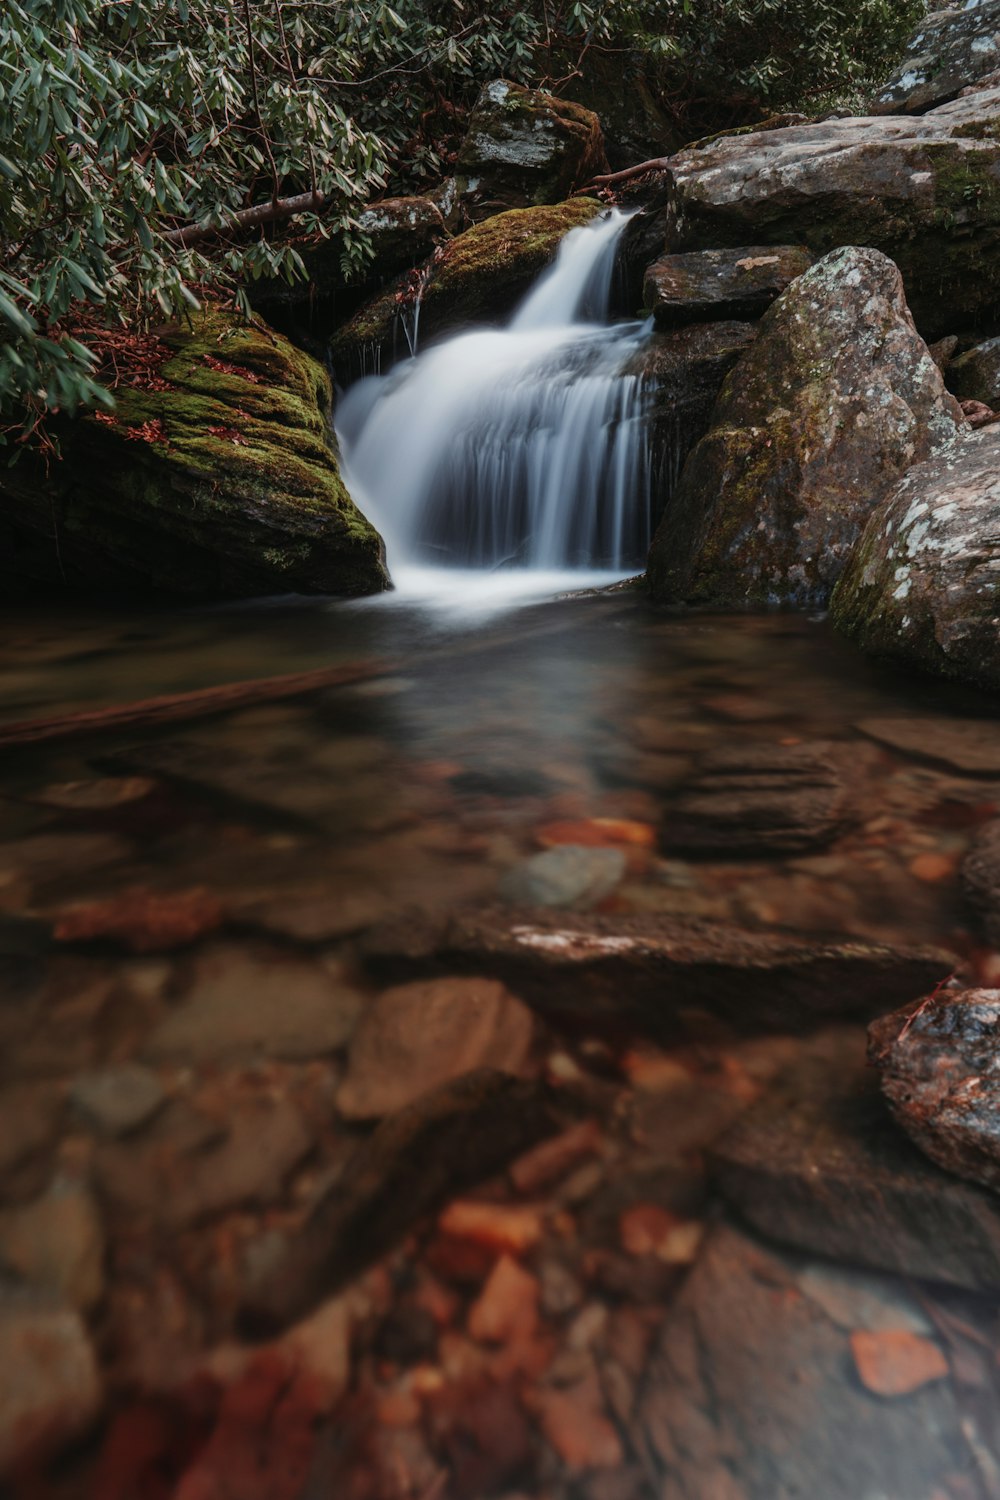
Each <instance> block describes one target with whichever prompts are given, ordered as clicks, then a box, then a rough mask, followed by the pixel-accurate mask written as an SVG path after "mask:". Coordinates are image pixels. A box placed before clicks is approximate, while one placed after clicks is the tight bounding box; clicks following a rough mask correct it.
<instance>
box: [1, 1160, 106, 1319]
mask: <svg viewBox="0 0 1000 1500" xmlns="http://www.w3.org/2000/svg"><path fill="white" fill-rule="evenodd" d="M0 1264H2V1265H3V1266H5V1267H6V1268H7V1269H8V1270H10V1271H12V1272H14V1273H15V1274H16V1275H17V1276H19V1277H21V1278H22V1279H23V1280H24V1281H26V1282H28V1283H29V1284H30V1285H32V1286H33V1287H37V1288H38V1289H39V1290H42V1291H45V1292H50V1293H52V1294H54V1295H55V1296H56V1297H58V1299H59V1300H60V1301H62V1302H66V1303H68V1304H70V1305H71V1306H72V1307H76V1308H78V1309H80V1311H82V1312H86V1311H87V1310H88V1309H90V1308H92V1307H95V1306H96V1305H97V1303H98V1302H99V1301H100V1300H101V1296H102V1295H103V1292H104V1227H103V1225H102V1223H101V1217H100V1214H99V1212H98V1209H97V1205H96V1203H95V1202H94V1199H93V1197H92V1195H91V1194H90V1192H88V1190H87V1189H86V1187H84V1186H83V1185H81V1184H79V1183H75V1182H61V1181H58V1180H57V1181H56V1182H55V1183H54V1184H53V1185H52V1187H51V1189H50V1190H49V1192H48V1193H47V1194H46V1195H45V1197H43V1198H39V1199H37V1200H36V1201H35V1202H34V1203H30V1204H28V1205H27V1206H26V1207H24V1208H18V1209H13V1210H10V1211H9V1212H6V1213H3V1214H0Z"/></svg>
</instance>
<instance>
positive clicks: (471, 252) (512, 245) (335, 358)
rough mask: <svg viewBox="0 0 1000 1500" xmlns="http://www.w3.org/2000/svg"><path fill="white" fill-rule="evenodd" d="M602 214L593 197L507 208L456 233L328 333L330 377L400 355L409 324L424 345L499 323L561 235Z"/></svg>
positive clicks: (346, 378) (374, 369)
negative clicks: (418, 269)
mask: <svg viewBox="0 0 1000 1500" xmlns="http://www.w3.org/2000/svg"><path fill="white" fill-rule="evenodd" d="M603 211H604V204H602V203H600V202H598V200H597V199H596V198H571V199H569V200H568V201H567V202H565V203H556V204H549V205H545V206H543V207H541V208H515V209H510V210H508V212H507V213H502V214H496V215H494V217H493V218H492V219H487V220H486V221H485V223H482V224H476V225H474V226H473V227H472V228H471V229H467V230H466V231H465V233H464V234H460V235H456V237H455V238H454V239H453V240H450V241H449V242H448V244H447V245H444V246H442V248H441V249H440V250H438V251H437V253H436V254H435V255H434V257H433V258H432V259H431V260H430V261H429V262H428V263H427V266H426V267H425V271H424V274H423V276H422V277H420V276H417V277H414V276H412V275H407V276H403V277H401V278H400V279H399V280H398V281H395V282H393V283H392V284H391V285H390V286H389V287H387V288H386V290H385V291H384V292H380V293H379V295H378V296H377V297H375V298H374V299H373V300H372V301H371V302H368V303H366V304H365V306H364V307H362V308H361V309H360V310H359V311H358V312H357V313H356V314H355V315H354V317H353V318H351V320H350V321H349V322H348V323H346V324H345V325H344V327H343V328H341V329H340V330H339V332H338V333H337V334H335V336H334V338H333V340H332V342H331V345H330V354H331V358H332V362H333V367H334V370H335V373H336V376H337V379H338V380H339V381H340V382H341V383H342V384H348V383H349V382H350V381H352V380H355V379H357V378H358V377H359V376H361V375H368V374H376V373H378V372H379V371H382V370H385V369H386V368H388V366H389V364H391V363H392V362H393V361H394V360H395V359H398V358H401V357H405V355H406V354H408V353H409V352H410V340H411V339H412V337H413V329H414V327H415V328H416V332H417V333H418V334H419V340H420V343H421V344H423V343H426V342H427V341H428V340H430V339H436V338H440V337H442V336H443V335H444V334H447V333H455V332H457V331H458V330H459V329H461V328H468V327H475V326H478V325H483V324H486V325H497V324H499V323H502V322H503V321H504V319H505V318H507V317H508V316H509V315H510V313H511V312H513V310H514V308H515V307H516V306H517V304H518V302H520V300H521V298H522V297H523V296H524V295H525V294H526V293H527V292H528V290H529V289H530V287H531V285H532V283H533V282H534V281H535V280H536V279H537V277H538V275H539V273H540V272H541V271H543V270H544V269H545V267H546V266H547V265H548V264H549V263H550V262H551V261H552V260H553V259H554V257H555V254H556V251H557V250H558V248H559V243H560V241H561V240H562V238H563V236H564V235H566V234H568V233H569V231H570V230H571V229H578V228H579V227H580V226H581V225H583V224H589V223H590V221H591V220H592V219H593V218H595V217H596V215H598V214H599V213H602V212H603ZM407 325H408V326H409V328H410V330H411V332H410V337H409V338H408V337H407V331H406V330H407Z"/></svg>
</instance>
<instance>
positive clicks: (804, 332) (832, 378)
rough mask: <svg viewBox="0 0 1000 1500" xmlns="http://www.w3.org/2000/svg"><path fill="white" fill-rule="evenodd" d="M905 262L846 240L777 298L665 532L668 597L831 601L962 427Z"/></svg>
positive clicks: (660, 583)
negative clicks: (853, 563) (878, 522)
mask: <svg viewBox="0 0 1000 1500" xmlns="http://www.w3.org/2000/svg"><path fill="white" fill-rule="evenodd" d="M961 420H962V417H961V413H960V411H959V408H958V406H957V403H956V402H955V400H954V398H953V397H952V396H949V395H948V393H947V391H946V390H945V388H944V383H943V381H942V377H941V372H940V371H939V370H938V368H937V366H936V365H935V364H934V361H933V360H932V359H931V357H930V354H929V353H928V351H927V348H926V345H925V344H924V343H923V341H922V340H921V339H920V337H919V336H918V335H917V333H916V331H915V330H914V327H913V320H912V319H911V317H910V315H909V312H908V310H907V307H906V302H905V299H904V296H903V285H902V280H901V278H900V275H899V272H898V270H897V269H896V267H895V266H894V265H893V264H892V262H891V261H890V260H888V259H887V258H886V257H885V256H884V255H881V254H879V252H878V251H876V250H858V249H845V250H838V251H835V252H834V253H833V254H832V255H829V256H827V257H826V258H825V259H823V260H822V261H820V262H819V264H818V265H816V266H814V267H813V268H812V269H811V270H810V271H808V272H807V273H806V274H805V275H804V276H802V277H800V278H799V279H798V280H797V281H796V282H794V283H793V284H792V286H791V287H789V289H788V290H787V291H786V292H785V293H784V295H783V296H782V297H780V298H779V300H778V301H777V302H776V303H775V304H774V306H773V307H772V308H771V310H770V311H769V312H768V313H767V314H766V315H765V317H764V319H763V321H762V322H761V324H760V329H759V333H758V336H757V339H756V340H755V341H754V343H753V344H752V345H751V346H750V348H749V349H748V351H747V352H746V354H744V356H743V358H742V359H741V360H740V362H739V364H738V365H737V366H736V367H735V369H733V371H732V372H731V373H730V374H729V376H728V377H727V378H726V381H725V384H724V385H723V387H722V393H721V395H720V397H719V400H718V403H717V405H716V408H715V411H714V413H713V417H712V425H711V427H710V429H709V431H708V433H707V434H706V435H705V437H704V438H702V440H701V442H700V443H699V444H698V445H697V447H696V448H695V449H694V450H693V452H692V453H691V455H690V457H689V458H688V461H687V464H686V466H685V469H684V472H683V474H682V476H681V481H680V484H679V486H678V489H677V491H676V493H675V494H674V496H673V498H672V499H671V501H670V502H669V504H668V505H667V508H666V511H665V513H664V516H663V520H662V521H661V523H660V526H659V529H658V531H657V533H656V536H655V538H654V540H653V546H652V550H651V552H650V557H649V579H650V585H651V588H652V591H653V594H654V596H655V597H656V598H658V599H660V600H662V601H664V602H666V603H695V604H707V605H713V606H723V607H728V608H732V607H737V608H746V607H759V606H764V605H769V604H796V605H800V606H810V607H812V606H817V605H823V604H825V603H826V601H827V600H828V598H829V595H830V591H831V589H832V588H833V585H834V584H835V582H836V580H837V578H838V577H839V575H840V573H841V570H842V569H843V567H844V565H845V563H846V562H847V558H848V556H849V554H850V552H851V549H852V547H853V546H854V544H855V542H856V541H857V539H858V537H859V536H860V534H861V531H862V528H863V527H864V524H865V522H866V520H867V518H868V516H869V515H870V513H871V511H872V509H873V507H874V506H876V505H877V504H878V503H879V501H880V500H881V499H883V498H884V497H885V496H886V495H887V494H888V493H889V492H890V491H891V489H892V488H893V486H894V485H895V483H896V482H897V481H898V480H899V478H900V477H901V476H902V475H903V474H904V473H905V472H906V471H907V469H909V468H910V466H911V465H912V464H914V463H917V462H919V461H920V460H921V459H923V458H926V457H927V456H928V455H929V454H931V453H933V452H935V451H936V450H937V449H938V448H940V447H942V446H943V445H945V444H946V443H950V442H951V441H953V439H954V438H955V436H956V434H957V432H958V424H959V422H960V421H961Z"/></svg>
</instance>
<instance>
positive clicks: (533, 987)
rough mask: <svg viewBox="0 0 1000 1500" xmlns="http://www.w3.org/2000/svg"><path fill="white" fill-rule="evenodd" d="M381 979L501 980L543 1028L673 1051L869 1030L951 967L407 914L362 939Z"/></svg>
mask: <svg viewBox="0 0 1000 1500" xmlns="http://www.w3.org/2000/svg"><path fill="white" fill-rule="evenodd" d="M363 950H364V952H365V953H366V955H367V956H368V960H369V963H370V964H371V965H372V966H373V967H374V968H376V969H377V970H380V971H381V972H386V973H389V974H396V973H406V974H407V975H408V976H409V977H412V975H413V974H414V972H418V973H419V972H424V973H428V972H429V973H441V972H445V973H452V974H456V973H473V974H490V975H495V976H496V977H497V978H499V979H501V980H503V982H504V983H506V984H507V985H508V986H509V987H510V989H511V990H512V991H513V992H514V993H515V994H517V995H520V996H521V997H522V999H524V1000H527V1001H528V1002H529V1003H530V1004H532V1005H534V1006H535V1007H536V1009H538V1010H539V1011H541V1012H542V1013H543V1014H554V1015H557V1016H558V1015H564V1016H565V1015H571V1016H584V1017H586V1018H587V1020H588V1022H589V1023H591V1024H605V1023H609V1022H610V1023H611V1024H612V1025H614V1026H615V1027H616V1028H618V1029H619V1030H622V1029H633V1030H635V1031H636V1032H637V1033H639V1034H646V1035H649V1036H652V1037H654V1038H656V1039H662V1040H676V1038H677V1036H678V1035H679V1034H683V1033H684V1032H685V1031H686V1030H690V1029H691V1028H692V1027H694V1028H695V1029H697V1025H698V1024H699V1020H703V1019H704V1017H705V1015H706V1014H708V1015H710V1016H712V1017H722V1018H723V1019H725V1020H726V1021H728V1022H729V1023H730V1024H732V1025H733V1026H734V1027H735V1028H736V1029H738V1030H739V1031H744V1032H753V1031H760V1030H765V1031H769V1030H779V1031H780V1030H790V1031H802V1030H807V1029H809V1028H810V1027H811V1026H815V1025H816V1024H817V1023H818V1022H819V1021H820V1020H821V1019H823V1018H824V1017H829V1016H846V1015H862V1016H866V1017H871V1016H872V1015H874V1014H876V1013H877V1012H878V1011H879V1010H884V1008H885V996H886V994H887V993H891V994H892V995H894V996H899V997H900V998H901V999H912V998H913V997H914V996H915V995H916V994H919V993H922V992H926V990H927V989H928V988H929V987H930V986H932V985H933V984H935V983H937V982H938V981H939V980H940V979H943V978H944V977H945V976H946V975H947V974H948V972H949V971H950V969H951V968H952V967H953V966H954V959H953V958H952V957H950V956H949V955H948V954H946V953H942V952H938V951H935V950H934V949H929V948H906V949H904V948H890V947H886V946H883V945H881V944H878V943H867V942H864V943H860V942H844V943H804V942H799V941H796V940H795V939H793V938H788V937H784V936H769V935H768V936H765V935H763V934H761V933H752V932H744V931H742V930H740V929H739V928H734V927H722V928H720V927H719V926H717V925H716V924H714V923H712V922H696V921H684V920H679V919H677V918H674V917H663V916H659V915H655V914H652V913H650V914H643V915H631V914H629V915H626V914H618V913H615V914H613V915H612V914H608V915H603V914H601V915H594V914H591V913H581V912H574V913H572V914H570V913H567V912H549V911H544V910H539V909H537V908H523V909H521V910H512V909H510V908H506V907H485V908H480V909H476V910H471V911H466V912H464V913H460V914H458V915H456V916H454V917H444V918H442V917H432V916H427V915H423V914H411V915H409V916H406V917H402V918H400V919H399V920H398V921H397V922H395V923H392V924H387V925H385V926H383V927H380V928H376V929H373V930H372V931H371V932H370V933H368V934H367V936H366V937H365V938H364V939H363Z"/></svg>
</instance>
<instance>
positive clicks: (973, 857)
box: [962, 820, 1000, 948]
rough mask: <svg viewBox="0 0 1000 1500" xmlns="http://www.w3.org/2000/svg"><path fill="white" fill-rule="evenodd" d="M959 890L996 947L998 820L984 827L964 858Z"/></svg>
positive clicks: (999, 926)
mask: <svg viewBox="0 0 1000 1500" xmlns="http://www.w3.org/2000/svg"><path fill="white" fill-rule="evenodd" d="M962 889H963V891H964V892H965V897H966V900H967V901H968V903H969V905H970V906H971V907H973V909H974V910H975V911H976V913H977V914H978V916H979V919H980V922H981V924H982V927H983V931H984V932H985V934H986V936H987V938H988V939H989V941H990V942H991V943H992V944H993V946H994V947H996V948H1000V820H998V821H996V822H993V823H987V824H986V827H985V828H983V829H982V830H981V832H980V833H979V834H978V836H977V837H976V839H975V840H974V842H973V844H972V848H971V849H970V850H969V852H968V854H967V855H966V856H965V860H964V861H963V864H962Z"/></svg>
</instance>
